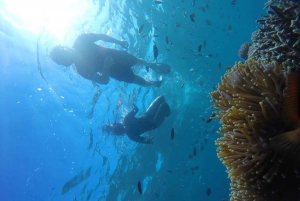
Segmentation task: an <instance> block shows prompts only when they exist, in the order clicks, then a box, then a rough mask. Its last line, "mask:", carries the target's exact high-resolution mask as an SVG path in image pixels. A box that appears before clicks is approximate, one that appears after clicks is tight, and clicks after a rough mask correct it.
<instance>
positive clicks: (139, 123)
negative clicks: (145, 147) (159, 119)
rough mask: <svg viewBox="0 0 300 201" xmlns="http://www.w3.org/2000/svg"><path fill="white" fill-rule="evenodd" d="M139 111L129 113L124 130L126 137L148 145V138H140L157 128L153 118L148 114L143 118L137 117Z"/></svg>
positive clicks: (142, 116) (125, 119)
mask: <svg viewBox="0 0 300 201" xmlns="http://www.w3.org/2000/svg"><path fill="white" fill-rule="evenodd" d="M137 113H138V109H137V108H136V109H134V110H132V111H131V112H129V113H128V114H127V115H126V116H125V118H124V122H123V125H124V128H125V133H126V135H127V136H128V137H129V138H130V139H131V140H133V141H136V142H139V143H148V142H147V138H145V137H142V136H140V135H141V134H143V133H145V132H147V131H149V130H153V129H155V128H157V126H156V125H155V124H154V120H153V117H152V116H151V115H149V114H148V113H147V112H146V113H144V114H142V115H141V116H138V117H135V115H136V114H137Z"/></svg>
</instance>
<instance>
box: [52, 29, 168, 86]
mask: <svg viewBox="0 0 300 201" xmlns="http://www.w3.org/2000/svg"><path fill="white" fill-rule="evenodd" d="M98 40H102V41H106V42H111V43H116V44H119V45H120V46H121V47H123V48H127V47H128V43H127V42H126V41H123V40H117V39H115V38H112V37H110V36H108V35H105V34H93V33H89V34H82V35H80V36H78V38H77V39H76V41H75V43H74V45H73V47H72V48H69V47H65V46H55V47H54V48H53V49H52V50H51V52H50V57H51V59H52V60H53V61H54V62H55V63H57V64H59V65H63V66H66V67H68V66H70V65H72V64H73V63H74V64H75V68H76V71H77V72H78V73H79V74H80V75H81V76H82V77H84V78H86V79H89V80H91V81H94V82H98V83H100V84H107V83H108V81H109V77H112V78H114V79H116V80H119V81H124V82H127V83H134V84H138V85H140V86H156V87H160V85H161V80H160V81H147V80H145V79H144V78H142V77H140V76H139V75H137V74H135V73H134V72H133V71H132V69H131V67H132V66H147V67H149V68H152V69H153V70H155V71H157V72H159V73H163V74H168V73H170V72H171V67H170V66H169V65H168V64H161V63H148V62H146V61H145V60H143V59H139V58H136V57H135V56H133V55H131V54H128V53H127V52H126V51H121V50H115V49H110V48H105V47H102V46H100V45H96V44H95V42H96V41H98Z"/></svg>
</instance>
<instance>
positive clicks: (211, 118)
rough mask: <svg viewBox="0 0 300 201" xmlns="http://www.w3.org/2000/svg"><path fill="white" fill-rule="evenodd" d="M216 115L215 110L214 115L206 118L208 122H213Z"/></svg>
mask: <svg viewBox="0 0 300 201" xmlns="http://www.w3.org/2000/svg"><path fill="white" fill-rule="evenodd" d="M214 116H216V113H215V112H213V113H212V115H211V116H210V117H209V118H208V119H207V120H206V123H209V122H211V120H213V117H214Z"/></svg>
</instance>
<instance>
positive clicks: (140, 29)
mask: <svg viewBox="0 0 300 201" xmlns="http://www.w3.org/2000/svg"><path fill="white" fill-rule="evenodd" d="M143 28H144V25H143V24H142V25H141V26H140V27H139V34H141V32H142V31H143Z"/></svg>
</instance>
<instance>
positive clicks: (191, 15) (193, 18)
mask: <svg viewBox="0 0 300 201" xmlns="http://www.w3.org/2000/svg"><path fill="white" fill-rule="evenodd" d="M195 17H196V15H195V13H192V14H190V19H191V20H192V22H195Z"/></svg>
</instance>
